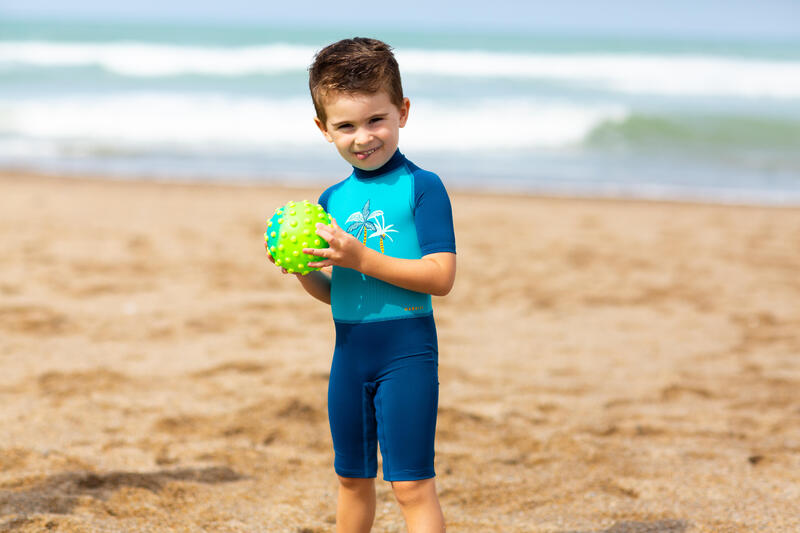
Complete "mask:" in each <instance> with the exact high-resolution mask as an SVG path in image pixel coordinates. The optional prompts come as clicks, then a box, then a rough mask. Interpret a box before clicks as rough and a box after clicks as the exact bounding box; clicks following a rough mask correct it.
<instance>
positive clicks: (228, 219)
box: [0, 172, 800, 533]
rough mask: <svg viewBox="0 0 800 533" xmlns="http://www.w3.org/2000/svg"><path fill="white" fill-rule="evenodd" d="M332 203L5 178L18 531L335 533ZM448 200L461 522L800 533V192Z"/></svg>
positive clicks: (440, 441) (4, 387) (0, 528)
mask: <svg viewBox="0 0 800 533" xmlns="http://www.w3.org/2000/svg"><path fill="white" fill-rule="evenodd" d="M319 192H320V190H319V189H313V190H312V189H292V188H281V187H266V186H254V185H252V186H251V185H246V186H223V185H213V184H202V185H200V184H166V183H154V182H136V181H113V180H102V179H91V178H89V177H87V178H80V179H79V178H58V177H47V176H39V175H33V174H23V173H19V172H16V173H15V172H6V173H4V174H2V175H0V203H1V204H2V209H0V234H1V235H2V239H0V532H6V531H14V532H17V531H20V532H28V531H31V532H33V531H36V532H39V531H46V530H53V531H65V532H77V531H103V532H105V531H109V532H111V531H132V532H134V531H187V532H190V531H214V532H259V531H265V532H273V531H274V532H292V533H301V532H305V533H309V532H327V531H333V530H334V525H333V523H334V515H335V495H336V488H337V481H336V478H335V475H334V472H333V468H332V461H333V454H332V450H331V442H330V434H329V432H328V422H327V414H326V390H327V378H328V371H329V367H330V357H331V352H332V345H333V327H332V323H331V319H330V310H329V308H328V307H327V306H325V305H324V304H321V303H319V302H317V301H316V300H313V299H312V298H311V297H309V296H307V295H306V294H305V293H304V292H303V291H302V289H301V288H300V286H299V284H298V283H297V282H296V281H295V280H294V279H293V278H292V277H290V276H283V275H281V274H280V272H279V271H278V269H277V268H275V267H274V266H272V265H270V264H269V263H268V262H267V260H266V257H265V254H264V249H263V245H262V242H263V237H262V235H263V232H264V229H265V228H264V224H265V220H266V217H267V216H268V215H270V214H271V213H272V211H273V209H274V208H275V207H277V206H279V205H281V204H283V203H284V202H286V201H288V200H291V199H296V200H297V199H304V198H308V199H312V200H314V199H316V198H317V196H318V194H319ZM451 196H452V200H453V207H454V214H455V223H456V235H457V241H458V277H457V280H456V285H455V287H454V289H453V291H452V293H451V294H450V295H448V296H447V297H445V298H434V307H435V311H436V319H437V324H438V330H439V342H440V359H439V362H440V365H439V373H440V382H441V390H440V400H439V402H440V410H439V423H438V431H437V455H436V468H437V472H438V480H437V484H438V488H439V491H440V495H441V501H442V505H443V509H444V512H445V516H446V518H447V522H448V531H450V532H461V531H464V532H523V531H524V532H528V531H533V532H560V533H564V532H582V533H584V532H586V533H588V532H608V533H612V532H613V533H623V532H627V533H631V532H636V533H643V532H675V533H678V532H687V533H689V532H692V533H693V532H754V531H764V532H797V531H800V513H798V501H800V357H799V356H800V209H788V208H761V207H730V206H709V205H692V204H682V203H666V202H664V203H658V202H646V201H616V200H582V199H553V198H550V199H548V198H535V197H523V196H510V195H509V196H504V195H479V194H474V193H467V192H452V191H451ZM377 487H378V507H377V517H376V524H375V528H374V531H376V532H394V531H404V526H403V521H402V516H401V513H400V510H399V508H398V507H397V504H396V503H395V502H394V499H393V496H392V493H391V490H390V488H389V486H388V484H387V483H385V482H383V481H382V480H381V477H380V474H379V481H378V482H377Z"/></svg>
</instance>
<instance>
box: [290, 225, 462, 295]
mask: <svg viewBox="0 0 800 533" xmlns="http://www.w3.org/2000/svg"><path fill="white" fill-rule="evenodd" d="M317 235H319V236H320V237H322V238H323V239H325V240H326V241H328V244H329V246H330V247H329V248H321V249H317V248H306V249H304V250H303V252H305V253H307V254H312V255H316V256H318V257H322V258H324V260H322V261H317V262H314V263H309V264H308V266H310V267H325V266H330V265H336V266H340V267H345V268H352V269H353V270H357V271H359V272H361V273H362V274H366V275H367V276H370V277H373V278H377V279H379V280H382V281H385V282H387V283H391V284H392V285H397V286H398V287H402V288H404V289H408V290H411V291H416V292H424V293H427V294H432V295H434V296H444V295H446V294H447V293H449V292H450V289H452V288H453V282H454V281H455V277H456V254H454V253H450V252H437V253H432V254H428V255H425V256H423V257H422V258H421V259H400V258H397V257H391V256H388V255H384V254H380V253H378V252H376V251H375V250H372V249H371V248H367V247H366V246H364V245H363V244H361V242H360V241H359V240H358V239H356V238H355V237H353V236H352V235H350V234H349V233H347V232H345V231H344V230H342V229H341V228H340V227H339V226H338V224H336V221H335V220H332V221H331V225H330V226H326V225H324V224H317Z"/></svg>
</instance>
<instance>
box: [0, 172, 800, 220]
mask: <svg viewBox="0 0 800 533" xmlns="http://www.w3.org/2000/svg"><path fill="white" fill-rule="evenodd" d="M22 178H25V179H41V180H72V181H78V182H80V181H86V182H104V183H132V184H136V183H141V184H155V185H164V186H175V187H184V186H185V187H193V186H196V187H206V186H208V187H220V188H225V187H232V188H253V189H290V190H292V189H299V190H319V191H320V192H322V191H323V190H324V189H325V188H326V187H328V186H330V185H332V184H333V183H336V181H338V180H340V179H344V178H343V177H342V178H338V179H337V180H329V181H328V182H325V181H324V180H319V181H318V182H316V181H312V180H309V181H302V182H301V183H291V180H292V178H291V177H280V176H263V177H258V178H234V179H232V180H224V179H222V178H219V179H215V178H204V177H197V176H195V177H185V178H183V177H181V178H164V177H155V176H148V175H144V174H140V175H116V174H103V173H88V172H75V173H70V172H45V171H37V170H29V169H16V168H13V167H8V168H4V167H0V179H2V180H13V179H22ZM447 190H448V192H450V193H451V194H458V195H460V196H478V197H487V196H488V197H492V198H530V199H538V200H551V201H566V202H590V203H591V202H606V203H619V204H627V203H633V204H657V205H660V204H665V205H686V206H707V207H728V208H732V209H738V208H743V209H748V208H752V209H782V210H783V209H785V210H793V209H800V201H798V203H797V204H784V203H756V202H742V203H739V202H733V201H722V200H718V201H713V200H710V199H693V198H668V197H667V198H652V197H647V196H634V195H627V196H626V195H618V196H615V195H592V194H588V193H587V194H571V193H565V194H558V193H552V192H538V191H531V190H525V189H513V188H503V187H495V188H486V189H482V188H478V187H469V186H457V185H455V186H454V185H453V184H452V183H448V184H447ZM309 199H310V198H309Z"/></svg>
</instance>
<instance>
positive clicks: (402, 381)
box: [284, 38, 456, 533]
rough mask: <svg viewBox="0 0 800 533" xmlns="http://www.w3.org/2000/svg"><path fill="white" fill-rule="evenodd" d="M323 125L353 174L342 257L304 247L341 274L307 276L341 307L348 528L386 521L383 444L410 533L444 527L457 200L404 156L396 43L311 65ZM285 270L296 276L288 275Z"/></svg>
mask: <svg viewBox="0 0 800 533" xmlns="http://www.w3.org/2000/svg"><path fill="white" fill-rule="evenodd" d="M309 87H310V89H311V97H312V100H313V102H314V107H315V110H316V113H317V116H316V117H315V119H314V121H315V123H316V125H317V127H318V128H319V129H320V131H321V132H322V134H323V135H324V136H325V138H326V139H327V140H328V142H331V143H333V144H334V145H335V146H336V149H337V150H338V151H339V154H340V155H341V156H342V157H343V158H344V159H345V160H346V161H347V162H348V163H350V164H351V165H352V166H353V173H352V174H351V175H350V176H349V177H348V178H347V179H345V180H344V181H341V182H339V183H337V184H336V185H333V186H332V187H330V188H328V189H327V190H326V191H325V192H324V193H323V194H322V196H320V199H319V203H320V204H321V205H322V206H323V207H324V208H325V209H326V211H328V212H329V213H330V214H331V217H332V219H333V221H332V222H331V225H330V226H326V225H324V224H317V234H318V235H319V236H320V237H322V238H323V239H325V240H326V241H328V243H329V244H330V247H329V248H325V249H305V250H304V252H305V253H309V254H313V255H316V256H318V257H320V260H319V261H317V262H312V263H309V266H312V267H328V266H332V267H333V270H332V276H330V277H329V276H328V275H327V274H325V273H324V272H322V271H315V272H312V273H310V274H308V275H306V276H301V275H296V277H297V279H298V280H299V281H300V283H301V284H302V286H303V288H304V289H305V290H306V291H307V292H308V293H309V294H311V295H312V296H314V297H315V298H317V299H319V300H321V301H323V302H325V303H328V304H331V310H332V314H333V319H334V324H335V326H336V347H335V349H334V355H333V362H332V365H331V373H330V382H329V385H328V417H329V421H330V427H331V435H332V437H333V447H334V451H335V461H334V468H335V470H336V473H337V474H338V476H339V497H338V503H337V511H336V523H337V531H340V532H364V531H369V530H370V528H371V527H372V522H373V520H374V517H375V483H374V478H375V476H376V475H377V443H378V442H380V450H381V455H382V457H383V477H384V479H385V480H387V481H390V482H391V483H392V489H393V491H394V494H395V497H396V498H397V501H398V502H399V504H400V507H401V509H402V511H403V516H404V517H405V520H406V524H407V526H408V529H409V531H411V532H414V533H417V532H420V533H421V532H437V533H438V532H441V531H444V517H443V516H442V511H441V508H440V506H439V500H438V497H437V495H436V487H435V483H434V476H435V473H434V470H433V455H434V433H435V429H436V410H437V403H438V391H439V382H438V374H437V372H438V370H437V367H438V346H437V340H436V328H435V324H434V321H433V312H432V308H431V294H435V295H438V296H444V295H446V294H447V293H448V292H450V289H451V288H452V286H453V282H454V280H455V271H456V260H455V236H454V232H453V221H452V212H451V207H450V200H449V198H448V196H447V192H446V191H445V188H444V185H442V182H441V180H439V178H438V176H436V175H435V174H432V173H430V172H427V171H424V170H422V169H420V168H419V167H417V166H416V165H414V164H413V163H411V162H410V161H408V160H407V159H406V158H405V157H404V156H403V154H401V153H400V151H399V150H398V149H397V145H398V141H399V129H400V128H402V127H404V126H405V123H406V120H407V119H408V111H409V107H410V103H409V100H408V98H405V97H404V96H403V90H402V85H401V82H400V72H399V68H398V65H397V61H396V60H395V58H394V55H393V54H392V52H391V48H390V47H389V46H388V45H386V44H384V43H383V42H381V41H377V40H375V39H364V38H355V39H345V40H342V41H339V42H337V43H334V44H332V45H330V46H328V47H326V48H324V49H323V50H321V51H320V52H319V53H318V54H317V55H316V57H315V59H314V63H313V64H312V65H311V67H310V68H309ZM284 272H285V270H284Z"/></svg>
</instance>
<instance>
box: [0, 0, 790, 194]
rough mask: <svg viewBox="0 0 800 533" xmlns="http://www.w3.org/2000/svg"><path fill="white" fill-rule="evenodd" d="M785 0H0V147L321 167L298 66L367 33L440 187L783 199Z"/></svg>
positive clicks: (64, 165) (278, 175)
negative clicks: (396, 71) (386, 56)
mask: <svg viewBox="0 0 800 533" xmlns="http://www.w3.org/2000/svg"><path fill="white" fill-rule="evenodd" d="M799 5H800V4H798V3H797V2H793V1H778V0H772V1H764V2H758V3H755V2H745V1H709V0H706V1H682V0H678V1H673V2H641V1H638V2H636V1H633V0H631V1H626V0H616V1H613V0H611V1H606V2H602V3H600V2H594V1H588V0H586V1H579V0H566V1H561V2H557V3H552V2H513V1H508V0H504V1H503V0H499V1H494V2H492V3H491V5H487V4H486V3H485V2H457V3H456V2H439V3H436V2H419V1H411V2H404V3H402V4H394V3H392V4H382V3H377V4H375V3H372V4H370V5H368V6H366V5H364V6H362V5H352V4H348V5H341V4H338V3H331V2H317V1H311V2H302V3H297V2H286V3H283V4H281V5H277V4H276V3H273V2H264V3H254V2H244V1H242V0H231V1H227V2H214V3H212V2H189V1H184V0H178V1H173V2H163V1H162V2H155V1H144V2H137V3H115V2H101V1H99V0H76V1H70V2H63V1H56V0H26V1H24V2H22V1H8V0H0V167H4V168H16V169H19V168H22V169H33V170H40V171H47V172H57V173H64V174H71V173H81V174H83V173H92V174H102V175H107V176H114V177H123V178H124V177H150V178H159V179H212V180H223V181H242V180H246V181H253V180H256V181H271V182H276V183H302V184H312V183H330V182H331V181H332V180H338V179H341V178H343V177H345V176H346V175H347V174H348V173H349V170H350V169H349V167H347V165H346V164H345V163H344V162H343V161H342V160H341V159H340V158H339V157H338V155H337V154H336V152H335V150H334V149H333V148H332V147H331V146H329V145H328V143H326V142H325V141H324V140H323V138H322V136H321V135H320V134H319V132H318V131H317V130H316V128H315V126H314V124H313V122H312V116H313V107H312V105H311V101H310V97H309V95H308V86H307V70H306V69H307V67H308V65H309V63H310V62H311V61H312V58H313V55H314V53H315V52H316V51H317V50H319V49H320V48H322V47H323V46H325V45H326V44H328V43H330V42H332V41H335V40H338V39H341V38H345V37H352V36H369V37H376V38H379V39H382V40H385V41H386V42H388V43H389V44H391V45H392V46H393V47H394V48H395V51H396V55H397V58H398V60H399V62H400V67H401V71H402V73H403V83H404V89H405V92H406V95H407V96H409V97H410V99H411V102H412V108H411V112H412V114H411V118H410V120H409V123H408V126H407V127H406V129H405V130H404V131H403V133H402V135H401V144H400V148H401V150H403V151H404V152H405V153H406V154H407V155H408V156H409V157H410V158H411V159H412V160H413V161H414V162H416V163H417V164H419V165H420V166H422V167H425V168H430V169H431V170H434V171H436V172H437V173H439V174H440V175H441V176H442V178H443V179H444V181H445V182H446V183H447V184H448V186H451V187H464V188H477V189H493V190H512V191H513V190H519V191H528V192H535V193H545V194H557V195H558V194H567V195H586V196H623V197H629V196H630V197H646V198H669V199H699V200H710V201H715V202H733V203H764V204H800V7H798V6H799Z"/></svg>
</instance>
